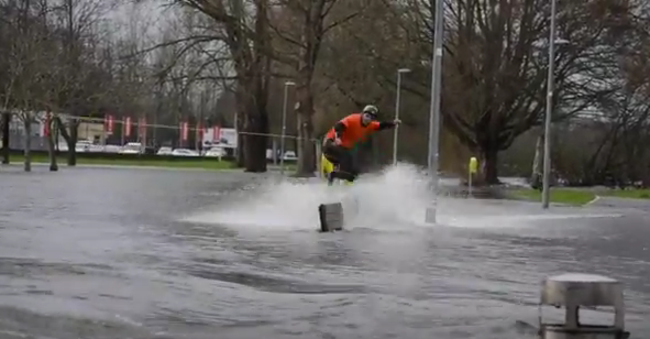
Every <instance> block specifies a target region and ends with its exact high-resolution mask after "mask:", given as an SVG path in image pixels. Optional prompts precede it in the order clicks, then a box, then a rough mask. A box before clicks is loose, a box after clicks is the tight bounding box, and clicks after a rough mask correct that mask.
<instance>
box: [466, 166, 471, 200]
mask: <svg viewBox="0 0 650 339" xmlns="http://www.w3.org/2000/svg"><path fill="white" fill-rule="evenodd" d="M467 174H468V178H467V179H468V180H467V181H468V184H469V186H468V187H469V192H468V195H467V197H468V198H471V197H472V171H467Z"/></svg>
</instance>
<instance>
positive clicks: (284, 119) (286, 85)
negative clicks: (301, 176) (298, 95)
mask: <svg viewBox="0 0 650 339" xmlns="http://www.w3.org/2000/svg"><path fill="white" fill-rule="evenodd" d="M293 85H294V83H293V82H291V81H287V82H285V83H284V103H283V105H282V106H283V108H282V133H281V135H280V174H282V175H284V138H285V136H286V135H287V97H288V94H289V86H293ZM274 156H275V154H274Z"/></svg>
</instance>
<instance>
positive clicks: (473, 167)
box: [469, 157, 478, 174]
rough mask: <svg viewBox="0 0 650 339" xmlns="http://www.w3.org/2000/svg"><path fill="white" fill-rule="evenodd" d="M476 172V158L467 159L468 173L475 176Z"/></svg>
mask: <svg viewBox="0 0 650 339" xmlns="http://www.w3.org/2000/svg"><path fill="white" fill-rule="evenodd" d="M477 171H478V160H476V157H471V158H469V173H471V174H476V172H477Z"/></svg>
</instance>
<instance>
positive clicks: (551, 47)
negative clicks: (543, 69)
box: [542, 0, 556, 209]
mask: <svg viewBox="0 0 650 339" xmlns="http://www.w3.org/2000/svg"><path fill="white" fill-rule="evenodd" d="M555 6H556V0H551V29H550V34H549V39H548V78H547V81H546V87H547V88H546V91H547V93H546V116H545V119H544V173H543V180H542V208H543V209H547V208H548V206H549V200H550V195H551V192H550V185H549V180H550V175H551V114H552V113H553V107H552V106H553V90H554V89H553V85H554V84H553V81H554V80H555V11H556V9H555Z"/></svg>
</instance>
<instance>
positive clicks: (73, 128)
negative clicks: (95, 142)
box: [53, 117, 80, 166]
mask: <svg viewBox="0 0 650 339" xmlns="http://www.w3.org/2000/svg"><path fill="white" fill-rule="evenodd" d="M79 122H80V121H79V119H71V120H70V121H69V122H68V127H69V128H70V133H68V131H67V130H66V128H65V126H64V125H63V122H62V121H61V118H59V117H54V123H53V124H54V125H56V127H57V128H56V129H57V130H58V131H59V132H61V136H62V137H63V139H64V140H65V142H66V144H68V166H75V165H77V152H76V149H75V148H76V145H77V138H78V135H79Z"/></svg>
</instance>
